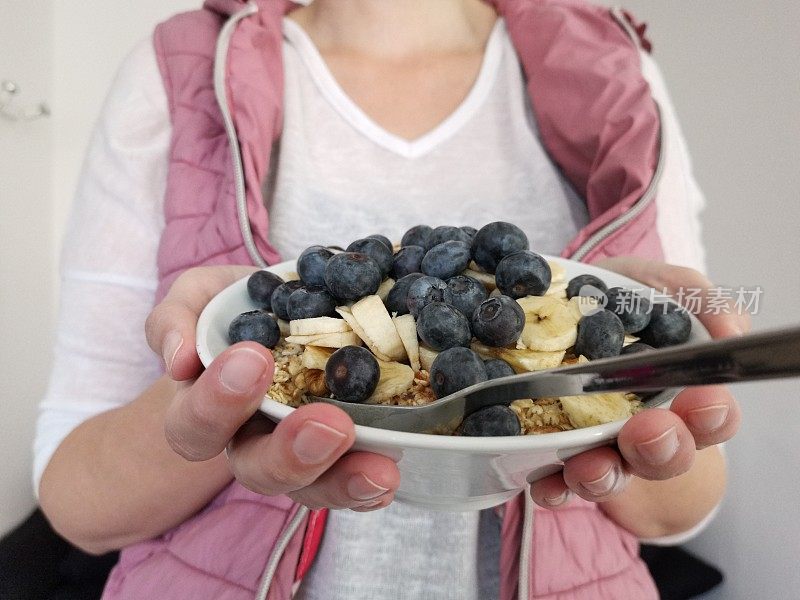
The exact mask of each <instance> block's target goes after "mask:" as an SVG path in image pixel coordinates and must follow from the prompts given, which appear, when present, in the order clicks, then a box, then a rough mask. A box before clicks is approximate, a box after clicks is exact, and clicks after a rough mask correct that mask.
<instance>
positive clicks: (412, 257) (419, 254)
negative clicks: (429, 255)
mask: <svg viewBox="0 0 800 600" xmlns="http://www.w3.org/2000/svg"><path fill="white" fill-rule="evenodd" d="M424 256H425V248H423V247H422V246H403V247H402V248H400V250H398V251H397V254H395V255H394V259H393V262H392V272H393V273H394V276H395V277H396V278H397V279H400V278H401V277H405V276H406V275H408V274H410V273H421V272H422V271H421V270H420V265H421V264H422V258H423V257H424Z"/></svg>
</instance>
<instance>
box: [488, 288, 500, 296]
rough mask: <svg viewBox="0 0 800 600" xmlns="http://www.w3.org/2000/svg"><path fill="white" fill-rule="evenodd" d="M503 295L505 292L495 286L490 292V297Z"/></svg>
mask: <svg viewBox="0 0 800 600" xmlns="http://www.w3.org/2000/svg"><path fill="white" fill-rule="evenodd" d="M502 295H503V292H501V291H500V290H498V289H497V288H494V289H493V290H492V291H491V293H490V294H489V298H497V297H498V296H502Z"/></svg>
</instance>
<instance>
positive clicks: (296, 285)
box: [271, 280, 303, 321]
mask: <svg viewBox="0 0 800 600" xmlns="http://www.w3.org/2000/svg"><path fill="white" fill-rule="evenodd" d="M301 287H303V282H302V281H300V280H294V281H287V282H286V283H282V284H281V285H279V286H278V287H276V288H275V291H274V292H272V300H271V302H272V312H273V313H274V314H275V316H276V317H278V318H279V319H283V320H284V321H288V320H289V309H288V307H287V303H288V302H289V296H291V295H292V293H293V292H294V291H295V290H299V289H300V288H301Z"/></svg>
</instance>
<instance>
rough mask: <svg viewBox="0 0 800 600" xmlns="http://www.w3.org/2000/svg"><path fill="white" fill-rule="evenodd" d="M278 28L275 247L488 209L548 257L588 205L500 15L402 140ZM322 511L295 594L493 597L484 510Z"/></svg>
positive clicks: (299, 32) (360, 598) (489, 520)
mask: <svg viewBox="0 0 800 600" xmlns="http://www.w3.org/2000/svg"><path fill="white" fill-rule="evenodd" d="M284 39H285V44H284V66H285V90H284V94H285V102H284V125H283V134H282V136H281V141H280V146H279V148H276V156H275V158H274V159H273V167H276V168H273V169H272V171H273V172H274V173H275V179H274V180H273V181H271V182H269V183H268V185H267V189H266V194H265V195H266V197H267V198H269V199H270V200H269V201H270V207H269V208H270V210H269V213H270V219H271V223H270V228H271V234H270V235H271V239H272V242H273V243H274V244H275V245H276V246H277V249H278V250H279V251H280V252H281V253H282V255H283V256H286V257H290V256H291V257H293V256H297V255H298V254H299V253H300V252H302V251H303V250H304V249H305V248H306V247H308V246H310V245H312V244H319V243H322V244H338V245H342V246H346V244H347V243H349V242H350V241H352V240H355V239H358V238H359V237H364V236H367V235H370V234H373V233H382V234H384V235H387V236H388V237H389V238H390V239H393V240H399V239H400V237H401V236H402V234H403V232H404V231H405V230H407V229H408V228H410V227H412V226H413V225H417V224H419V223H425V224H429V225H472V226H474V227H480V226H481V225H484V224H486V223H489V222H491V221H498V220H505V221H513V222H514V223H516V224H517V225H519V226H520V227H521V228H522V229H523V230H524V231H525V232H526V233H527V234H528V236H529V238H530V241H531V248H532V249H534V250H536V251H538V252H544V253H550V254H558V253H560V252H561V251H562V250H563V248H564V246H566V244H567V243H568V242H569V241H570V240H571V239H572V238H573V237H575V235H576V234H577V232H578V230H579V229H580V228H581V227H582V226H583V225H584V224H585V223H586V222H587V221H588V214H587V211H586V206H585V203H584V202H583V201H582V200H581V199H580V197H579V196H578V195H577V193H576V192H575V191H574V190H573V189H572V188H571V187H570V185H569V184H568V183H567V182H566V181H565V180H564V178H563V177H562V176H561V174H560V173H559V171H558V169H557V168H556V167H555V166H554V165H553V163H552V162H551V160H550V158H549V157H548V155H547V153H546V152H545V150H544V148H543V147H542V145H541V143H540V141H539V139H538V136H537V135H536V129H535V123H534V120H533V118H532V116H531V111H530V107H529V100H528V96H527V93H526V91H525V83H524V79H523V76H522V71H521V68H520V64H519V62H518V59H517V55H516V52H515V51H514V48H513V46H512V45H511V41H510V39H509V37H508V34H507V32H506V28H505V25H504V23H503V21H502V20H498V22H497V24H496V25H495V27H494V29H493V30H492V33H491V35H490V37H489V40H488V42H487V45H486V49H485V52H484V58H483V62H482V64H481V67H480V71H479V73H478V76H477V79H476V80H475V82H474V84H473V86H472V88H471V89H470V91H469V93H468V94H467V96H466V98H465V99H464V100H463V102H462V103H461V104H460V105H459V106H458V107H457V108H456V109H455V111H454V112H453V113H452V114H451V115H450V116H449V117H447V118H446V119H445V120H444V121H443V122H441V123H440V124H439V125H438V126H436V127H435V128H434V129H433V130H432V131H430V132H428V133H426V134H425V135H423V136H421V137H419V138H417V139H415V140H412V141H409V140H405V139H402V138H400V137H398V136H396V135H394V134H392V133H389V132H387V131H386V130H385V129H383V128H382V127H381V126H380V125H378V124H377V123H375V122H374V121H373V120H372V119H371V118H370V117H369V116H367V115H366V114H365V113H364V112H363V111H362V110H361V108H359V107H358V106H357V105H356V104H355V103H354V102H353V101H352V100H351V99H350V98H349V97H348V96H347V95H346V93H345V92H344V91H343V90H342V88H341V87H340V86H339V84H338V83H337V82H336V80H335V79H334V77H333V75H332V74H331V72H330V71H329V70H328V68H327V66H326V65H325V62H324V60H323V58H322V57H321V56H320V54H319V52H318V51H317V49H316V47H315V46H314V44H313V42H312V41H311V39H310V38H309V37H308V35H307V34H306V33H305V31H303V29H301V28H300V27H299V26H298V25H297V24H296V23H294V22H293V21H291V20H290V19H285V20H284ZM333 223H336V224H340V225H341V227H334V226H331V224H333ZM328 520H329V522H328V526H327V529H326V531H325V537H324V539H323V542H322V545H321V547H320V552H319V555H318V556H317V558H316V560H315V562H314V565H313V567H312V568H311V571H310V572H309V574H308V575H307V577H306V578H305V580H304V582H303V584H302V586H301V588H300V591H299V597H300V598H302V599H303V600H371V599H373V598H391V599H393V600H394V599H397V600H402V599H409V600H410V599H416V598H437V599H452V600H478V599H480V600H490V599H491V598H495V597H497V594H498V593H499V589H498V588H499V571H498V569H499V539H500V525H499V521H498V518H497V516H496V515H495V514H494V513H493V512H492V511H484V512H483V513H479V512H464V513H454V512H449V513H448V512H434V511H430V510H424V509H420V508H416V507H413V506H408V505H404V504H401V503H398V502H395V503H394V504H392V505H391V506H389V507H388V508H386V509H384V510H380V511H375V512H370V513H355V512H352V511H332V512H331V513H330V516H329V517H328Z"/></svg>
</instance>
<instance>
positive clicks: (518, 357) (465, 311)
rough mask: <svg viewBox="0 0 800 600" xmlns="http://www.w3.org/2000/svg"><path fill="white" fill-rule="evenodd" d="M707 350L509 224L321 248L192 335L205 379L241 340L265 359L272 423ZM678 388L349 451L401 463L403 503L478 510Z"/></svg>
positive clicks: (534, 409)
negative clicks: (308, 412)
mask: <svg viewBox="0 0 800 600" xmlns="http://www.w3.org/2000/svg"><path fill="white" fill-rule="evenodd" d="M707 339H709V336H708V333H707V332H706V331H705V329H704V328H703V326H702V325H701V324H700V323H699V321H697V320H696V319H695V317H694V316H692V315H690V314H689V313H688V312H686V311H684V310H682V309H680V308H679V307H678V306H677V305H676V304H674V303H672V302H670V301H669V300H668V299H666V298H664V297H663V296H659V295H657V293H656V291H655V290H651V289H649V288H647V287H646V286H644V285H642V284H641V283H639V282H636V281H633V280H631V279H628V278H626V277H623V276H622V275H619V274H617V273H614V272H611V271H607V270H604V269H601V268H598V267H595V266H592V265H588V264H584V263H579V262H575V261H570V260H567V259H562V258H557V257H552V256H546V255H540V254H537V253H535V252H533V251H531V250H530V249H529V247H528V241H527V238H526V237H525V234H524V233H523V232H522V231H521V230H519V229H518V228H517V227H515V226H514V225H512V224H510V223H501V222H497V223H490V224H489V225H486V226H485V227H483V228H481V229H480V230H478V231H476V230H474V229H472V228H468V227H463V228H459V227H436V228H431V227H427V226H417V227H414V228H412V229H411V230H409V231H408V232H407V233H406V234H405V235H404V236H403V239H402V241H401V242H400V244H397V245H392V244H391V242H390V241H389V240H388V239H386V238H384V237H383V236H379V235H376V236H371V237H368V238H363V239H361V240H357V241H355V242H353V243H352V244H350V245H349V246H348V247H347V248H346V249H344V250H341V249H338V248H328V247H323V246H312V247H310V248H308V249H307V250H306V251H304V252H303V253H302V254H301V256H300V257H299V258H298V259H297V260H295V261H289V262H284V263H281V264H277V265H273V266H270V267H268V268H266V269H263V270H260V271H257V272H255V273H254V274H253V275H251V276H250V277H248V278H245V279H242V280H240V281H238V282H236V283H234V284H233V285H231V286H229V287H228V288H226V289H225V290H223V291H222V292H220V293H219V294H218V295H217V296H216V297H215V298H214V299H212V301H211V302H210V303H209V304H208V305H207V306H206V308H205V309H204V311H203V313H202V314H201V316H200V319H199V321H198V326H197V350H198V355H199V356H200V359H201V361H202V362H203V364H205V365H206V366H207V365H208V364H210V363H211V361H212V360H214V358H215V357H216V356H218V355H219V354H220V353H221V352H223V351H224V350H225V349H226V348H227V347H228V346H230V345H231V344H233V343H236V342H239V341H244V340H249V341H256V342H258V343H261V344H263V345H265V346H266V347H268V348H270V349H271V350H272V352H273V355H274V357H275V365H276V367H275V377H274V381H273V384H272V386H271V388H270V389H269V391H268V392H267V395H266V397H265V399H264V402H263V404H262V406H261V411H262V412H263V413H264V414H266V415H267V416H268V417H269V418H271V419H272V420H274V421H276V422H278V421H280V420H281V419H283V418H284V417H286V416H287V415H289V414H290V413H291V412H292V411H294V410H295V409H296V408H297V407H299V406H301V405H302V404H305V403H308V402H313V401H320V400H323V401H324V400H325V399H332V400H336V401H339V402H346V403H356V404H387V405H394V406H414V407H421V406H426V405H429V404H431V403H433V402H436V401H437V400H438V399H440V398H444V397H445V396H448V395H449V394H453V393H455V392H458V391H459V390H463V389H465V388H469V387H470V386H473V385H477V384H480V383H481V382H485V381H488V380H490V379H495V378H500V377H507V376H511V375H514V374H521V373H529V372H536V371H545V370H550V369H558V368H559V367H562V366H567V365H575V364H580V363H584V362H589V361H592V360H597V359H602V358H608V357H613V356H618V355H621V354H630V353H633V352H639V351H650V350H652V349H654V348H660V347H665V346H672V345H676V344H682V343H691V342H697V341H702V340H707ZM677 391H678V390H674V389H671V390H664V391H661V392H658V393H653V394H649V395H647V396H640V395H635V394H633V393H626V392H613V393H596V394H586V395H579V396H560V397H547V398H519V399H515V400H513V401H512V402H510V403H507V402H506V403H498V404H497V405H494V406H489V407H486V408H483V409H481V410H478V411H476V412H474V413H471V414H468V415H467V416H466V417H465V418H464V419H463V420H462V421H460V422H453V423H451V424H449V425H448V426H447V427H439V428H438V429H437V430H432V431H429V432H427V433H418V432H409V431H394V430H391V429H385V428H378V427H367V426H364V425H359V424H358V423H356V441H355V445H354V447H353V449H354V450H361V451H369V452H375V453H378V454H382V455H384V456H388V457H390V458H392V459H393V460H395V461H396V462H397V463H398V468H399V470H400V474H401V483H400V487H399V489H398V491H397V493H396V498H397V499H398V500H400V501H405V502H408V503H411V504H416V505H419V506H425V507H428V508H433V509H441V510H478V509H482V508H487V507H491V506H495V505H498V504H501V503H502V502H504V501H506V500H508V499H510V498H511V497H513V496H514V495H516V494H517V493H519V491H520V490H521V489H523V488H524V487H525V486H526V484H527V483H530V482H532V481H535V480H537V479H540V478H542V477H545V476H547V475H550V474H552V473H554V472H557V471H558V470H560V469H561V467H562V466H563V462H564V461H565V460H566V459H568V458H570V457H572V456H574V455H576V454H579V453H581V452H584V451H586V450H588V449H591V448H595V447H599V446H602V445H607V444H611V443H614V441H615V439H616V436H617V434H618V433H619V430H620V429H621V428H622V425H623V424H624V422H625V420H626V419H628V418H630V417H631V416H632V415H633V414H635V413H636V412H638V411H640V410H642V409H643V408H646V407H652V406H660V407H667V406H669V403H670V402H671V401H672V399H673V398H674V397H675V395H676V394H677Z"/></svg>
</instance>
